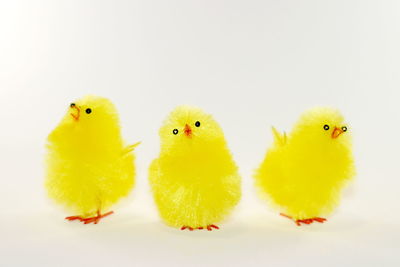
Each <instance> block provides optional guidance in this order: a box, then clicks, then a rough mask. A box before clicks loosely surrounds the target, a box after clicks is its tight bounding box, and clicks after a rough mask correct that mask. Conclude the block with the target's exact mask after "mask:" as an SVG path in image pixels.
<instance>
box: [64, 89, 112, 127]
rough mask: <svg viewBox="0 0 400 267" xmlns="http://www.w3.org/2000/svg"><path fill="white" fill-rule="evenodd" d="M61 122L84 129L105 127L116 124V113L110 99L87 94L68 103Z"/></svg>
mask: <svg viewBox="0 0 400 267" xmlns="http://www.w3.org/2000/svg"><path fill="white" fill-rule="evenodd" d="M63 123H64V124H67V125H69V126H72V127H74V128H82V129H86V130H90V129H94V128H98V127H101V128H105V127H106V126H107V125H114V124H118V114H117V110H116V108H115V106H114V105H113V104H112V103H111V101H110V100H108V99H106V98H104V97H99V96H92V95H88V96H85V97H83V98H81V99H79V100H77V101H74V102H73V103H71V104H70V105H69V107H68V111H67V113H66V115H65V116H64V118H63Z"/></svg>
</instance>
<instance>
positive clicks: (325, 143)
mask: <svg viewBox="0 0 400 267" xmlns="http://www.w3.org/2000/svg"><path fill="white" fill-rule="evenodd" d="M273 133H274V136H275V142H274V144H273V146H272V147H271V148H270V149H269V150H268V152H267V154H266V156H265V159H264V161H263V162H262V164H261V166H260V167H259V169H258V170H257V171H256V174H255V180H256V185H257V186H258V188H259V189H260V192H261V194H262V195H264V196H267V197H268V198H269V199H270V200H271V201H272V203H273V204H275V205H276V206H277V207H278V208H279V209H280V210H281V211H282V212H283V213H281V215H283V216H285V217H288V218H290V219H292V220H293V221H295V222H296V224H297V225H301V223H305V224H310V223H312V222H315V221H316V222H321V223H322V222H324V221H325V220H326V219H325V218H322V216H326V215H328V214H330V213H331V212H332V211H333V209H334V208H335V207H336V206H337V205H338V202H339V199H340V193H341V189H342V188H343V187H344V186H345V185H346V183H347V182H348V181H350V180H351V179H352V177H353V176H354V165H353V155H352V148H351V137H350V134H349V130H348V127H347V125H346V124H345V122H344V118H343V116H342V115H341V114H340V112H339V111H338V110H336V109H332V108H327V107H321V108H314V109H311V110H309V111H307V112H305V113H304V114H303V115H302V116H301V117H300V120H299V122H298V123H297V124H296V125H295V126H294V128H293V130H292V132H291V133H290V134H289V135H287V136H286V134H280V133H278V132H277V131H276V130H275V129H274V128H273Z"/></svg>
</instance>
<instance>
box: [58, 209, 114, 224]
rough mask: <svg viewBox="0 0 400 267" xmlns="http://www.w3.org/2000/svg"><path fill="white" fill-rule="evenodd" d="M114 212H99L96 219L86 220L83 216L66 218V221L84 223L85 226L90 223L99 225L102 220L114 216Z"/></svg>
mask: <svg viewBox="0 0 400 267" xmlns="http://www.w3.org/2000/svg"><path fill="white" fill-rule="evenodd" d="M113 213H114V212H113V211H110V212H107V213H104V214H101V213H100V211H98V212H97V216H94V217H89V218H84V217H81V216H69V217H66V218H65V219H66V220H68V221H76V220H79V221H81V222H83V223H84V224H89V223H94V224H97V223H98V222H99V221H100V220H101V219H103V218H104V217H107V216H108V215H111V214H113Z"/></svg>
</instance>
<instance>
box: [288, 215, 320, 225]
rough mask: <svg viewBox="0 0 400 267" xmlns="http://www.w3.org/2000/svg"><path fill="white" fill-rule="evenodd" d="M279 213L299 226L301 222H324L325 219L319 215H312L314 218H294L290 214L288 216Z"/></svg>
mask: <svg viewBox="0 0 400 267" xmlns="http://www.w3.org/2000/svg"><path fill="white" fill-rule="evenodd" d="M280 215H281V216H283V217H286V218H288V219H290V220H292V221H294V222H295V224H296V225H297V226H301V224H302V223H303V224H312V223H313V222H319V223H324V222H325V221H326V219H325V218H321V217H314V218H309V219H302V220H294V219H293V218H292V217H291V216H288V215H286V214H283V213H281V214H280Z"/></svg>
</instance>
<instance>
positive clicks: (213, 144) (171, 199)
mask: <svg viewBox="0 0 400 267" xmlns="http://www.w3.org/2000/svg"><path fill="white" fill-rule="evenodd" d="M160 138H161V149H160V155H159V157H158V158H157V159H155V160H154V161H153V162H152V164H151V166H150V169H149V180H150V184H151V187H152V191H153V196H154V199H155V202H156V204H157V206H158V210H159V214H160V216H161V217H162V219H163V220H164V221H165V222H166V223H167V224H168V225H170V226H172V227H181V230H185V229H189V230H190V231H192V230H194V229H200V230H201V229H207V230H209V231H211V230H212V229H219V228H218V226H216V225H215V224H216V223H218V222H221V221H222V220H223V219H224V218H225V217H226V216H227V215H228V214H229V213H230V212H231V210H232V209H233V208H234V207H235V206H236V204H237V203H238V202H239V200H240V197H241V188H240V187H241V186H240V184H241V179H240V176H239V174H238V168H237V166H236V164H235V162H234V161H233V159H232V155H231V153H230V152H229V150H228V147H227V144H226V141H225V138H224V134H223V131H222V129H221V128H220V126H219V125H218V123H217V122H216V121H215V120H214V119H213V118H212V116H211V115H208V114H206V113H204V112H203V111H202V110H201V109H199V108H195V107H190V106H180V107H178V108H176V109H175V110H174V111H172V113H171V114H170V115H169V117H168V118H167V120H166V121H165V122H164V125H163V126H162V127H161V129H160Z"/></svg>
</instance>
